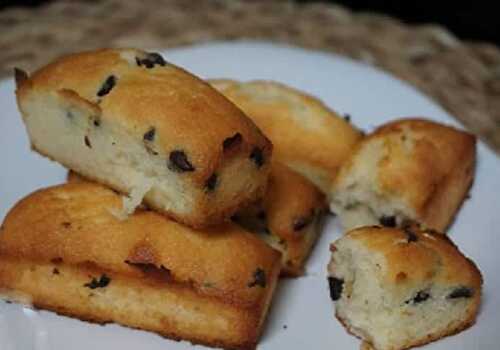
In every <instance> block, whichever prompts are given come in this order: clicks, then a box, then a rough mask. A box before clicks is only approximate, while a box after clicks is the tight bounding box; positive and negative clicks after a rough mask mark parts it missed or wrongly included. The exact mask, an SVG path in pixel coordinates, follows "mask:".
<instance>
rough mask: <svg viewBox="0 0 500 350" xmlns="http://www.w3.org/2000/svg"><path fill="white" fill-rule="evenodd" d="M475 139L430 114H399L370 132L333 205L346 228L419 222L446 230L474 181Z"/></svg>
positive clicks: (336, 187) (343, 173) (343, 174)
mask: <svg viewBox="0 0 500 350" xmlns="http://www.w3.org/2000/svg"><path fill="white" fill-rule="evenodd" d="M475 158H476V139H475V137H474V136H473V135H471V134H469V133H467V132H465V131H461V130H458V129H455V128H453V127H450V126H446V125H443V124H439V123H436V122H433V121H429V120H425V119H400V120H396V121H392V122H390V123H387V124H385V125H383V126H381V127H380V128H378V129H377V130H375V131H374V132H373V133H372V134H370V135H368V136H367V137H366V138H365V139H364V140H363V141H361V142H360V143H359V144H358V145H357V146H356V147H355V150H354V151H353V153H352V154H351V156H350V157H349V158H348V159H347V160H346V162H345V163H344V164H343V166H342V168H341V170H340V172H339V174H338V176H337V178H336V179H335V181H334V184H333V186H332V188H331V191H330V194H329V197H330V208H331V210H332V211H333V212H334V213H336V214H337V215H338V216H339V217H340V220H341V222H342V225H343V226H344V228H345V229H346V230H349V229H352V228H356V227H361V226H366V225H383V226H386V227H402V226H404V225H406V224H407V223H408V222H417V223H420V224H422V225H424V226H425V227H427V228H431V229H435V230H438V231H443V232H444V231H446V229H447V228H448V226H449V225H450V224H451V222H452V221H453V218H454V216H455V214H456V212H457V211H458V209H459V208H460V206H461V204H462V202H463V201H464V198H465V197H466V195H467V192H468V190H469V188H470V186H471V184H472V181H473V178H474V170H475Z"/></svg>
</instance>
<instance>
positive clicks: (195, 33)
mask: <svg viewBox="0 0 500 350" xmlns="http://www.w3.org/2000/svg"><path fill="white" fill-rule="evenodd" d="M0 33H2V35H0V76H2V77H5V76H9V75H11V74H12V68H13V67H14V66H18V67H21V68H25V69H27V70H28V71H33V69H34V68H36V67H38V66H41V65H43V64H45V63H47V62H48V61H50V60H52V59H53V58H55V57H57V56H59V55H61V54H63V53H67V52H72V51H81V50H85V49H91V48H96V47H109V46H135V47H139V48H168V47H173V46H179V45H186V44H191V43H199V42H206V41H210V40H234V39H242V38H251V39H264V40H270V41H275V42H282V43H288V44H293V45H298V46H302V47H306V48H314V49H320V50H323V51H331V52H335V53H340V54H343V55H346V56H350V57H352V58H355V59H358V60H362V61H364V62H367V63H370V64H373V65H375V66H379V67H381V68H383V69H385V70H387V71H389V72H391V73H393V74H394V75H396V76H398V77H399V78H401V79H403V80H406V81H408V82H410V83H411V84H413V85H415V86H416V87H417V88H418V89H420V90H421V91H422V92H424V93H426V94H427V95H429V96H430V97H431V98H433V99H434V100H436V101H437V102H438V103H440V104H441V105H442V106H443V107H444V108H445V109H447V110H448V111H449V112H450V113H451V114H452V115H454V116H455V117H456V118H457V119H458V120H460V121H461V122H462V123H463V124H464V126H465V127H466V128H467V129H469V130H470V131H471V132H474V133H475V134H476V135H478V136H479V137H481V139H482V140H484V141H486V142H487V143H488V144H489V145H490V146H491V147H492V148H493V149H494V150H496V152H498V153H500V98H499V97H500V50H499V49H498V48H496V47H495V46H493V45H490V44H487V43H470V42H463V41H460V40H458V39H457V38H456V37H454V36H453V35H452V34H451V33H450V32H449V31H447V30H446V29H444V28H442V27H439V26H436V25H422V26H409V25H406V24H404V23H402V22H400V21H398V20H396V19H394V18H390V17H387V16H382V15H375V14H369V13H353V12H351V11H349V10H348V9H346V8H344V7H340V6H337V5H331V4H326V3H309V4H298V3H294V2H289V1H255V0H253V1H242V0H213V1H184V0H141V1H120V0H94V1H86V2H76V1H70V0H67V1H56V2H53V3H49V4H48V5H45V6H42V7H39V8H34V9H18V8H13V9H7V10H4V11H3V12H0Z"/></svg>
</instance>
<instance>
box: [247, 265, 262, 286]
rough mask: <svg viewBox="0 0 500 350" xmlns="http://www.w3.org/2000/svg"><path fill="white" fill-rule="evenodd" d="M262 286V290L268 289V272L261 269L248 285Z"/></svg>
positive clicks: (258, 269)
mask: <svg viewBox="0 0 500 350" xmlns="http://www.w3.org/2000/svg"><path fill="white" fill-rule="evenodd" d="M255 286H260V287H262V288H265V287H266V272H265V271H264V270H263V269H261V268H260V267H258V268H257V270H255V272H254V273H253V279H252V281H250V282H249V283H248V287H250V288H251V287H255Z"/></svg>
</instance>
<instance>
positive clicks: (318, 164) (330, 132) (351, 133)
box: [209, 80, 362, 193]
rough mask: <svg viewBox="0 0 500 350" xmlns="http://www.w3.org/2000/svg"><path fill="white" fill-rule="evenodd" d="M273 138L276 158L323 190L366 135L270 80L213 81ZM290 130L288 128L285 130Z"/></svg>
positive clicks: (311, 100) (319, 104)
mask: <svg viewBox="0 0 500 350" xmlns="http://www.w3.org/2000/svg"><path fill="white" fill-rule="evenodd" d="M209 82H210V84H212V86H214V87H215V88H217V89H218V90H219V91H221V92H222V93H223V94H224V95H225V96H226V97H227V98H229V99H230V100H231V101H232V102H234V103H235V104H236V105H237V106H238V107H240V108H241V109H242V110H243V111H244V112H245V113H246V114H247V115H248V116H249V117H250V118H252V120H253V121H254V122H255V124H257V126H258V127H259V128H261V129H262V131H263V132H264V133H265V134H266V135H267V136H268V137H269V138H270V139H271V141H272V142H273V145H274V157H275V158H276V159H278V160H279V161H281V162H283V163H285V164H286V165H288V166H289V167H291V168H292V169H293V170H295V171H297V172H299V173H300V174H302V175H303V176H305V177H306V178H308V179H309V180H310V181H312V182H313V183H314V184H315V185H316V186H318V187H319V188H320V189H321V190H322V191H323V192H324V193H327V192H328V191H329V189H330V186H331V182H332V180H333V179H334V178H335V175H336V174H337V171H338V168H339V166H340V165H341V163H342V162H343V161H344V159H346V157H347V156H348V155H349V153H350V152H351V150H352V148H353V146H354V145H355V144H356V143H357V142H358V141H359V140H360V139H361V137H362V133H361V132H360V131H359V130H357V129H356V128H355V127H354V126H352V125H351V124H350V123H349V120H348V118H342V117H340V116H339V115H338V114H336V113H335V112H333V111H332V110H330V109H329V108H328V107H326V106H325V105H324V104H323V103H322V102H321V101H319V100H317V99H316V98H314V97H311V96H309V95H307V94H305V93H303V92H301V91H298V90H295V89H292V88H289V87H287V86H285V85H282V84H279V83H275V82H271V81H251V82H246V83H244V82H237V81H232V80H210V81H209ZM283 128H286V132H283V130H284V129H283Z"/></svg>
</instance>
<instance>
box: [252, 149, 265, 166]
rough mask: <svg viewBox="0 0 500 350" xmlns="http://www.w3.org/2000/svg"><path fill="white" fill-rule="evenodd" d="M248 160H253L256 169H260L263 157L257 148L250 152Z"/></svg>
mask: <svg viewBox="0 0 500 350" xmlns="http://www.w3.org/2000/svg"><path fill="white" fill-rule="evenodd" d="M250 159H251V160H253V162H254V163H255V165H257V168H260V167H261V166H262V165H264V155H263V154H262V150H261V149H260V148H259V147H254V148H253V149H252V152H251V153H250Z"/></svg>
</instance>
